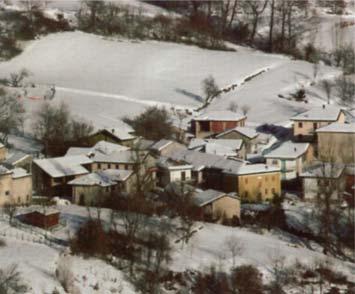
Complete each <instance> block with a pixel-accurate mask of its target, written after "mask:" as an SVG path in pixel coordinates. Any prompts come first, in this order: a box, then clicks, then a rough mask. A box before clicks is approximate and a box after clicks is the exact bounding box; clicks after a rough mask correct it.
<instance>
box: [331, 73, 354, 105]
mask: <svg viewBox="0 0 355 294" xmlns="http://www.w3.org/2000/svg"><path fill="white" fill-rule="evenodd" d="M335 89H336V91H337V94H338V96H339V97H340V99H341V101H342V102H343V103H344V104H345V105H349V106H352V105H353V103H354V101H355V83H354V82H353V81H351V79H349V78H347V77H346V76H345V75H342V76H341V77H339V78H338V79H336V81H335Z"/></svg>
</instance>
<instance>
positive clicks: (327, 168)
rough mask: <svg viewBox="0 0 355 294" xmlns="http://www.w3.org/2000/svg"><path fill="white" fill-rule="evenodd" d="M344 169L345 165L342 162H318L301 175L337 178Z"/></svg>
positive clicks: (304, 176)
mask: <svg viewBox="0 0 355 294" xmlns="http://www.w3.org/2000/svg"><path fill="white" fill-rule="evenodd" d="M344 169H345V166H344V165H342V164H332V163H326V162H324V163H318V164H315V165H314V166H311V167H309V168H308V169H307V170H306V171H305V172H303V173H302V174H301V177H303V178H330V179H337V178H339V177H340V176H341V175H342V173H343V171H344Z"/></svg>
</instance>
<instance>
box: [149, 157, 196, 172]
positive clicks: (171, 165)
mask: <svg viewBox="0 0 355 294" xmlns="http://www.w3.org/2000/svg"><path fill="white" fill-rule="evenodd" d="M156 164H157V166H159V167H162V168H168V169H192V168H193V166H192V165H191V164H188V163H187V162H186V161H181V160H173V159H171V158H168V157H164V156H161V157H159V159H158V160H157V163H156Z"/></svg>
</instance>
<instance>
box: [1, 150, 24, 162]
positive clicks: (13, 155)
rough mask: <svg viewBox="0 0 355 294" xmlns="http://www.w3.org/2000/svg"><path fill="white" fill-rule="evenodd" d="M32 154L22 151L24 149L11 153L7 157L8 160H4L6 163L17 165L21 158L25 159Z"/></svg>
mask: <svg viewBox="0 0 355 294" xmlns="http://www.w3.org/2000/svg"><path fill="white" fill-rule="evenodd" d="M29 156H30V155H28V154H26V153H24V152H22V151H16V152H14V153H11V154H9V156H8V157H7V158H6V160H5V161H4V162H5V163H8V164H11V165H15V164H16V163H18V162H19V161H20V160H23V159H25V158H27V157H29Z"/></svg>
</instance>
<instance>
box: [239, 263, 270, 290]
mask: <svg viewBox="0 0 355 294" xmlns="http://www.w3.org/2000/svg"><path fill="white" fill-rule="evenodd" d="M232 275H233V277H232V282H233V285H234V286H235V288H236V289H237V290H238V293H240V294H249V293H253V294H259V293H260V294H262V293H263V282H262V274H261V273H260V271H259V270H258V269H257V268H256V267H255V266H253V265H241V266H238V267H236V268H235V269H234V270H233V274H232Z"/></svg>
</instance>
